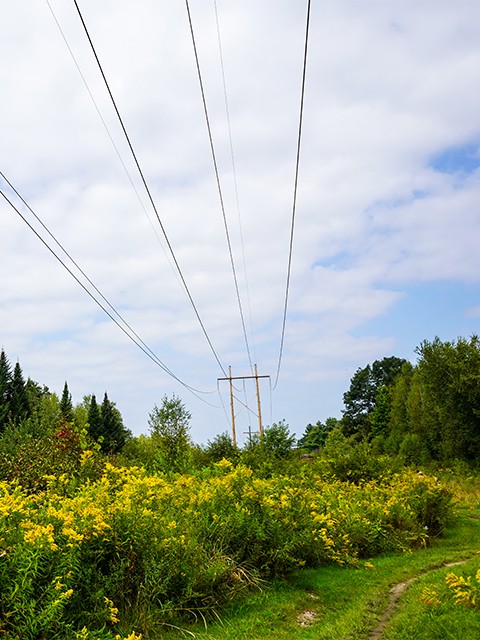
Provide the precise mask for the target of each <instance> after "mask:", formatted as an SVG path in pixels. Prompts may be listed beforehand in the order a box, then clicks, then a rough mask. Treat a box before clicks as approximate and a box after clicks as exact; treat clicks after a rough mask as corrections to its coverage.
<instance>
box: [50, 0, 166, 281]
mask: <svg viewBox="0 0 480 640" xmlns="http://www.w3.org/2000/svg"><path fill="white" fill-rule="evenodd" d="M45 2H46V3H47V6H48V8H49V10H50V13H51V14H52V17H53V20H54V21H55V24H56V25H57V28H58V30H59V32H60V35H61V36H62V39H63V41H64V43H65V46H66V47H67V49H68V52H69V54H70V56H71V58H72V60H73V63H74V65H75V67H76V69H77V71H78V73H79V75H80V78H81V79H82V82H83V85H84V87H85V89H86V91H87V93H88V95H89V96H90V100H91V101H92V104H93V106H94V108H95V111H96V112H97V115H98V117H99V118H100V121H101V123H102V125H103V128H104V129H105V132H106V134H107V136H108V138H109V140H110V142H111V144H112V146H113V148H114V150H115V153H116V155H117V157H118V159H119V161H120V164H121V165H122V167H123V170H124V172H125V175H126V176H127V178H128V181H129V182H130V185H131V187H132V189H133V191H134V192H135V195H136V196H137V200H138V202H139V204H140V206H141V207H142V209H143V211H144V213H145V216H146V217H147V220H148V222H149V223H150V226H151V227H152V231H153V232H154V234H155V235H156V236H157V240H158V241H159V243H160V246H161V247H162V250H163V252H164V254H165V256H166V258H167V260H168V261H169V262H170V257H169V256H168V254H167V252H166V251H165V249H164V247H163V244H162V242H161V240H160V236H159V235H158V232H157V229H156V227H155V225H154V224H153V222H152V220H151V218H150V216H149V215H148V212H147V209H146V207H145V204H144V203H143V200H142V199H141V197H140V194H139V193H138V190H137V187H136V186H135V183H134V182H133V179H132V176H131V175H130V172H129V171H128V169H127V166H126V165H125V162H124V161H123V158H122V155H121V153H120V151H119V149H118V147H117V145H116V143H115V140H114V139H113V136H112V133H111V132H110V129H109V128H108V125H107V123H106V122H105V118H104V117H103V115H102V112H101V111H100V107H99V106H98V104H97V101H96V100H95V97H94V95H93V93H92V91H91V89H90V86H89V84H88V82H87V79H86V78H85V75H84V74H83V72H82V70H81V68H80V65H79V63H78V60H77V58H76V57H75V54H74V52H73V50H72V47H71V46H70V44H69V42H68V39H67V36H66V35H65V32H64V31H63V29H62V26H61V24H60V22H59V20H58V18H57V16H56V14H55V11H54V10H53V8H52V5H51V4H50V1H49V0H45ZM170 265H171V263H170ZM171 267H172V269H173V271H174V273H175V275H176V276H177V277H178V274H177V272H176V271H175V269H174V268H173V265H171Z"/></svg>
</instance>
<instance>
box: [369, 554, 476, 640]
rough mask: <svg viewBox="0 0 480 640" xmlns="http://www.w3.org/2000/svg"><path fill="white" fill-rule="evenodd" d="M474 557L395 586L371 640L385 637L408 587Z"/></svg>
mask: <svg viewBox="0 0 480 640" xmlns="http://www.w3.org/2000/svg"><path fill="white" fill-rule="evenodd" d="M472 557H473V556H470V557H469V558H466V559H465V560H459V561H457V562H446V563H445V564H442V565H441V566H436V567H432V569H430V570H429V571H425V572H424V573H421V574H420V575H418V576H415V577H414V578H410V579H409V580H406V581H405V582H399V583H398V584H396V585H394V586H393V587H392V588H391V589H390V595H389V599H388V605H387V608H386V609H385V611H384V612H383V614H382V617H381V618H380V621H379V622H378V624H377V626H376V627H375V628H374V629H373V631H372V633H371V634H370V636H369V640H380V638H381V637H382V635H383V631H384V629H385V627H386V626H387V623H388V622H389V620H390V618H391V617H392V616H393V613H394V611H395V608H396V606H397V602H398V600H399V598H400V596H401V595H402V594H403V593H404V592H405V591H406V590H407V589H408V587H409V586H410V585H411V584H413V583H414V582H416V581H417V580H420V578H423V577H424V576H426V575H428V574H429V573H432V572H433V571H438V569H444V568H447V567H456V566H457V565H461V564H465V563H466V562H468V561H469V560H471V559H472Z"/></svg>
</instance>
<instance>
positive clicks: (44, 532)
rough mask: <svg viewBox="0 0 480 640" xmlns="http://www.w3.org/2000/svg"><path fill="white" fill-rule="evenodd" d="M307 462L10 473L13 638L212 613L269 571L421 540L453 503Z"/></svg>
mask: <svg viewBox="0 0 480 640" xmlns="http://www.w3.org/2000/svg"><path fill="white" fill-rule="evenodd" d="M85 453H86V452H85ZM88 458H89V456H88V455H83V456H82V460H81V467H83V466H85V465H88ZM300 470H301V471H299V472H298V473H297V474H294V475H292V476H280V475H277V476H274V477H271V478H268V479H267V478H261V477H259V476H258V475H256V474H255V473H254V472H253V471H252V470H251V469H249V468H247V467H244V466H241V465H240V466H238V467H234V466H233V465H232V464H231V463H229V462H228V461H225V460H224V461H223V462H221V463H218V464H217V465H215V467H214V468H212V469H211V472H210V473H209V474H207V475H205V474H198V475H197V476H192V475H181V476H176V477H175V476H172V477H171V479H170V480H167V479H166V478H165V477H164V476H162V475H153V476H149V475H148V474H147V473H146V472H145V471H144V470H141V469H138V468H137V469H125V468H117V467H114V466H113V465H111V464H106V466H105V469H104V473H103V475H102V477H101V478H99V479H98V480H97V481H91V482H89V483H86V484H83V485H76V486H72V484H71V479H70V476H69V474H64V475H60V476H51V477H50V478H49V480H48V485H47V486H46V488H45V489H44V490H43V491H41V492H38V493H36V494H34V495H32V494H30V495H29V494H27V493H26V492H25V491H24V490H23V489H21V488H20V487H19V486H18V485H17V484H15V483H13V484H9V483H6V482H4V483H1V484H0V529H1V531H2V538H1V541H0V545H1V553H2V563H0V608H1V610H2V612H3V613H4V616H3V619H2V621H1V622H2V625H3V626H2V632H3V633H4V634H5V635H4V637H6V638H11V639H12V640H13V638H18V637H25V638H27V637H29V638H30V637H31V638H35V637H49V638H64V639H69V638H72V640H73V638H75V637H77V638H78V637H82V636H81V635H79V634H81V633H82V632H83V628H85V629H88V635H87V632H86V631H85V632H83V633H84V637H99V638H105V639H106V638H113V637H114V634H115V633H118V630H121V629H124V632H125V630H126V629H127V628H130V629H131V628H132V627H134V628H136V629H139V630H141V631H148V630H149V628H150V629H152V627H155V625H160V624H162V623H168V624H170V623H171V622H172V621H175V618H173V619H172V613H173V612H174V611H176V612H178V611H179V610H183V611H193V612H195V611H199V612H202V615H207V614H208V612H211V611H212V610H213V609H215V608H217V607H219V606H221V605H222V603H224V602H228V601H230V600H231V598H233V597H234V596H235V595H236V594H238V593H239V592H242V591H244V590H245V589H248V588H250V587H251V586H252V585H254V584H258V583H259V578H260V577H262V576H263V577H267V576H275V575H277V576H281V575H284V574H285V572H289V571H291V570H293V569H296V568H298V567H299V566H305V565H311V566H317V565H319V564H323V563H335V564H340V565H345V564H353V565H354V566H356V565H358V564H359V559H360V558H362V557H367V556H370V555H372V554H375V553H381V552H383V551H386V550H403V549H408V548H412V547H416V546H421V545H424V544H425V543H426V542H427V541H428V534H429V532H430V523H432V522H438V523H439V524H440V525H441V524H442V523H444V522H445V519H446V517H447V515H448V510H449V506H448V505H449V498H448V495H446V493H445V491H444V489H443V488H442V487H441V486H440V485H438V483H437V482H436V481H435V480H432V479H429V478H426V477H419V476H418V475H417V474H413V473H404V474H402V475H401V476H391V477H389V478H388V480H386V481H384V482H383V483H379V482H371V483H365V484H363V485H361V486H360V485H359V486H355V485H353V484H351V483H342V482H338V481H336V482H327V481H325V480H324V479H322V477H321V476H320V475H319V474H318V472H317V470H316V469H315V467H314V466H310V467H308V468H305V467H301V466H300ZM426 526H428V527H429V530H428V531H427V530H426V529H425V527H426ZM432 534H434V530H433V528H432ZM176 615H178V613H177V614H176ZM96 634H99V635H96Z"/></svg>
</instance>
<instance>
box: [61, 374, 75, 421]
mask: <svg viewBox="0 0 480 640" xmlns="http://www.w3.org/2000/svg"><path fill="white" fill-rule="evenodd" d="M60 411H61V413H62V419H63V420H65V422H73V404H72V395H71V393H70V391H69V390H68V384H67V383H66V382H65V385H64V387H63V393H62V399H61V400H60Z"/></svg>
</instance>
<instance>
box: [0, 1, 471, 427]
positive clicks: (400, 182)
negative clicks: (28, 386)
mask: <svg viewBox="0 0 480 640" xmlns="http://www.w3.org/2000/svg"><path fill="white" fill-rule="evenodd" d="M191 5H192V17H193V20H194V25H195V30H196V37H197V46H198V51H199V56H200V63H201V68H202V72H203V78H204V82H205V91H206V97H207V102H208V107H209V113H210V117H211V124H212V131H213V134H214V140H215V145H216V151H217V159H218V166H219V171H220V177H221V180H222V187H223V195H224V200H225V205H226V215H227V219H228V223H229V231H230V238H231V242H232V247H233V249H234V256H235V263H236V267H237V275H238V281H239V284H240V291H241V294H242V301H243V306H244V312H245V317H246V320H247V322H246V324H247V327H248V329H249V332H250V321H249V316H250V312H251V315H252V321H253V326H254V329H255V336H254V337H251V343H252V345H251V346H252V351H254V350H253V343H255V346H256V349H255V354H254V358H255V360H256V361H257V362H258V364H259V367H260V368H261V372H263V373H265V372H266V371H268V372H269V373H270V374H271V375H273V374H274V372H275V368H276V363H277V358H278V349H279V339H280V329H281V320H282V312H283V296H284V292H285V278H286V267H287V250H288V242H289V233H290V220H291V212H292V197H293V178H294V168H295V151H296V135H297V125H298V109H299V92H300V80H301V64H302V54H303V42H302V40H303V34H304V21H305V6H304V3H297V2H296V3H292V2H288V1H284V0H282V1H280V2H276V3H275V6H274V7H273V3H271V2H267V1H266V0H265V1H264V2H261V1H260V2H259V1H258V0H255V1H254V0H246V1H245V2H241V3H240V2H233V1H232V0H229V1H228V2H224V3H219V5H218V9H219V19H220V24H221V27H222V48H223V54H224V64H225V71H226V79H227V86H228V96H229V99H230V104H229V107H230V117H231V125H232V135H233V141H234V146H235V161H236V168H237V180H238V186H239V197H240V205H241V215H242V230H243V240H244V250H245V256H246V263H247V270H248V276H249V281H248V284H249V297H250V303H251V309H249V307H248V305H247V301H246V287H245V277H244V272H243V264H242V252H241V241H240V232H239V225H238V219H237V212H236V198H235V194H234V189H233V177H232V171H231V165H230V149H229V144H228V130H227V123H226V117H225V107H224V95H223V87H222V80H221V68H220V60H219V56H218V43H217V33H216V27H215V15H214V11H213V5H212V7H209V8H208V10H207V8H206V7H205V6H204V5H203V4H201V3H195V2H192V3H191ZM52 6H53V8H54V10H55V12H56V14H57V16H58V19H59V21H60V23H61V25H62V29H63V30H64V32H65V34H66V36H67V38H68V41H69V43H70V46H71V47H72V49H73V51H74V53H75V56H76V57H77V59H78V62H79V64H80V66H81V68H82V71H83V73H84V74H85V77H86V78H87V80H88V83H89V86H90V87H91V90H92V92H93V93H94V95H95V99H96V101H97V103H98V106H99V108H100V109H101V111H102V114H103V116H104V118H105V120H106V122H107V124H108V127H109V128H110V131H111V135H112V136H113V137H114V140H115V143H116V144H117V146H118V148H119V150H120V152H121V154H122V158H123V161H124V162H125V164H126V166H127V168H128V171H129V172H130V175H131V177H132V180H133V181H134V183H135V185H136V188H137V189H138V192H139V194H140V197H141V199H142V202H143V203H144V206H145V208H146V209H147V211H148V215H149V217H150V220H151V222H149V221H148V220H147V217H146V215H145V212H144V211H143V210H142V207H141V206H140V204H139V202H138V199H137V196H136V195H135V193H134V192H133V190H132V188H131V186H130V184H129V181H128V178H127V177H126V176H125V173H124V170H123V168H122V166H121V163H120V162H119V160H118V158H117V157H116V155H115V151H114V149H113V147H112V145H111V142H110V141H109V139H108V137H107V135H106V133H105V131H104V128H103V125H102V123H101V122H100V121H99V119H98V116H97V114H96V112H95V109H94V107H93V105H92V103H91V100H90V98H89V96H88V94H87V92H86V90H85V87H84V86H83V83H82V81H81V79H80V77H79V75H78V72H77V70H76V69H75V66H74V64H73V62H72V60H71V58H70V54H69V53H68V50H67V49H66V47H65V44H64V43H63V41H62V38H61V36H60V34H59V32H58V29H57V27H56V25H55V23H54V22H53V19H52V17H51V15H50V13H49V11H48V8H47V6H46V4H45V5H41V4H38V3H34V2H32V1H27V2H24V3H22V4H21V5H18V3H14V2H13V0H9V1H8V2H5V3H3V4H2V8H1V9H0V53H1V56H2V60H3V61H4V62H3V64H2V65H1V67H0V81H1V83H2V88H3V90H2V96H3V99H2V102H1V104H0V115H1V120H0V122H2V125H1V127H2V135H1V136H0V150H1V155H2V157H3V158H4V166H3V167H2V168H1V169H2V171H5V173H6V175H7V177H9V178H10V179H11V180H12V182H13V183H14V184H15V186H16V187H17V188H18V189H19V190H20V192H21V193H22V195H24V196H25V197H26V198H27V199H28V201H29V203H30V204H31V205H32V207H33V208H34V210H35V211H36V212H37V213H38V215H39V216H41V218H42V220H44V222H45V223H46V224H47V225H48V226H49V228H50V230H51V231H52V232H53V233H54V234H55V235H56V236H57V237H58V239H59V240H60V241H61V242H62V243H63V244H64V245H65V247H66V248H67V250H68V251H69V252H71V254H72V255H73V257H74V258H75V260H77V261H78V263H79V264H80V265H81V267H82V268H83V269H84V270H85V272H86V273H87V274H88V276H89V277H90V278H91V279H92V280H93V281H94V282H95V284H96V285H97V286H98V287H99V288H100V289H101V290H102V292H103V293H104V294H105V295H106V296H107V298H108V299H109V300H110V301H111V302H112V303H113V304H115V305H116V306H118V308H119V310H121V312H122V313H123V314H124V315H125V318H126V319H127V320H128V321H129V322H130V323H131V324H132V326H133V328H134V329H135V330H136V331H137V332H138V333H139V334H140V335H141V336H142V337H143V338H144V339H145V341H146V342H147V343H148V344H149V345H151V346H152V348H153V349H154V350H155V352H158V354H159V356H160V357H162V359H164V360H165V362H166V363H167V364H168V366H169V367H171V368H172V369H173V370H174V371H175V373H176V374H177V375H179V376H180V377H181V378H182V379H185V380H186V381H187V382H192V384H194V385H197V386H200V387H202V388H208V389H215V386H216V377H217V376H219V375H222V372H221V370H220V368H219V367H218V366H217V364H216V362H215V359H214V357H213V355H212V353H211V351H210V348H209V346H208V344H207V342H206V340H205V338H204V336H203V333H202V330H201V328H200V326H199V324H198V322H197V320H196V318H195V315H194V313H193V311H192V309H191V305H190V303H189V302H188V300H187V299H186V296H185V293H184V291H183V290H182V286H181V285H179V283H178V275H175V274H174V271H172V267H171V265H170V264H169V259H167V257H166V256H165V253H164V249H165V242H164V239H163V236H162V232H161V230H160V228H159V225H158V221H157V219H156V216H155V214H154V212H153V211H152V209H151V207H150V204H149V202H148V198H147V196H146V194H145V192H144V190H143V187H142V185H141V182H140V179H139V177H138V175H137V173H136V170H135V167H134V163H133V161H132V159H131V157H130V156H129V153H128V149H127V145H126V143H125V141H124V140H123V138H122V135H121V131H120V128H119V125H118V122H117V121H116V118H115V114H114V112H113V109H112V106H111V104H110V103H109V100H108V96H107V94H106V91H105V88H104V87H103V85H102V82H101V78H100V77H99V74H98V71H97V69H96V68H95V63H94V60H93V58H92V55H91V52H90V51H89V48H88V43H87V42H86V40H85V36H84V34H83V33H82V29H81V26H80V24H79V21H78V18H77V17H76V15H75V12H74V8H73V5H72V6H68V5H64V4H63V3H59V2H56V1H55V2H52ZM82 9H83V11H84V16H85V19H86V22H87V24H88V25H89V27H90V29H91V34H92V37H93V39H94V41H95V43H96V45H97V49H98V53H99V55H100V57H101V60H102V63H103V66H104V69H105V72H106V73H107V75H108V78H109V81H110V83H111V87H112V90H113V91H114V94H115V97H116V99H117V101H118V106H119V109H120V112H121V113H122V116H123V117H124V121H125V124H126V126H127V128H128V131H129V133H130V136H131V139H132V142H133V144H134V146H135V150H136V152H137V154H138V158H139V160H140V162H141V163H142V168H143V169H144V172H145V176H146V177H147V179H148V181H149V184H150V187H151V190H152V194H153V196H154V198H155V201H156V203H157V207H158V213H159V215H160V217H161V221H162V223H163V224H164V228H165V230H166V231H167V234H168V237H169V239H170V241H171V244H172V246H173V248H174V251H175V254H176V256H177V258H178V261H179V264H180V266H181V269H182V272H183V274H184V276H185V279H186V281H187V283H188V286H189V288H190V291H191V293H192V296H193V298H194V300H195V302H196V304H197V305H198V309H199V312H200V314H201V317H202V319H203V320H204V322H205V326H206V328H207V330H208V332H209V335H210V337H211V339H212V342H213V344H214V346H215V348H216V349H218V352H219V355H220V358H221V360H222V363H223V364H224V366H228V365H229V364H232V365H233V366H234V367H235V369H236V370H237V369H238V371H239V372H241V371H246V372H248V369H249V367H248V362H247V359H246V355H245V349H244V345H243V335H242V329H241V323H240V318H239V313H238V307H237V301H236V294H235V290H234V287H233V278H232V273H231V269H230V261H229V257H228V253H227V250H226V241H225V233H224V228H223V220H222V213H221V211H220V207H219V202H218V193H217V190H216V184H215V177H214V173H213V167H212V159H211V156H210V151H209V146H208V137H207V132H206V128H205V122H204V116H203V112H202V103H201V97H200V93H199V87H198V79H197V77H196V69H195V61H194V58H193V51H192V44H191V41H190V34H189V28H188V23H187V18H186V13H185V8H184V6H183V5H181V3H180V4H179V3H176V2H162V3H156V2H153V1H152V0H141V1H140V2H137V3H136V5H135V11H134V12H132V11H131V7H130V6H129V5H127V4H126V3H122V2H113V0H106V1H105V2H102V3H96V2H93V0H86V1H85V2H83V3H82ZM479 18H480V5H478V4H477V3H471V2H458V3H431V2H423V1H418V2H417V1H413V2H395V3H392V2H389V3H384V2H367V1H365V2H364V1H361V2H327V3H321V4H319V5H317V4H315V3H314V6H313V8H312V19H311V40H310V44H309V58H308V75H307V88H306V101H305V112H304V128H303V139H302V154H301V165H300V176H299V177H300V180H299V190H298V202H297V215H296V227H295V236H294V252H293V265H292V280H291V290H290V299H289V307H288V310H289V315H288V323H287V333H286V343H285V353H284V362H283V366H282V376H281V380H282V379H285V380H287V381H288V384H284V385H283V386H282V390H281V392H280V393H281V395H282V399H281V401H280V400H279V401H278V403H279V406H280V407H281V408H282V410H283V408H284V406H285V403H290V406H291V407H292V414H293V415H294V416H298V419H299V420H301V419H302V418H300V416H302V417H303V416H304V414H305V415H306V413H307V410H308V407H307V406H305V402H306V401H305V397H306V396H308V392H309V391H310V393H311V396H312V398H313V397H315V401H313V399H312V404H311V406H310V410H311V411H312V412H313V411H318V412H321V411H322V409H321V405H322V402H321V398H322V392H321V389H322V388H324V389H325V405H326V406H327V405H328V407H330V408H331V406H332V399H331V397H330V396H331V392H332V387H331V385H329V384H328V381H329V380H336V381H337V382H336V384H341V383H342V380H343V381H344V382H345V381H346V383H348V377H349V376H350V375H352V373H353V372H354V370H355V369H356V368H357V367H358V366H363V365H364V364H365V363H366V362H368V361H370V360H372V359H375V358H378V357H382V356H383V355H387V354H388V355H390V354H391V353H392V352H394V350H395V344H396V342H397V340H398V339H400V338H401V336H399V335H398V334H396V333H395V332H396V331H398V328H397V326H395V328H394V327H393V326H392V328H391V335H390V334H389V330H388V327H389V318H390V317H391V314H392V313H393V312H394V311H395V308H396V304H397V303H398V302H399V301H400V300H401V299H402V297H403V296H404V292H405V290H406V288H407V287H408V286H409V285H410V284H412V283H415V282H425V283H428V282H435V281H439V280H455V281H458V282H461V283H469V284H470V285H472V286H474V285H478V273H480V269H479V266H480V265H479V262H478V261H479V258H478V251H477V247H476V238H478V232H479V231H480V229H479V225H480V216H479V211H478V202H479V201H480V200H479V195H480V193H479V183H478V173H477V174H475V173H472V174H470V175H467V176H465V175H454V174H453V175H450V174H441V173H439V172H437V171H435V170H434V169H433V168H432V166H431V163H432V158H434V157H435V156H437V155H438V154H439V153H441V152H443V151H444V150H446V149H448V148H451V147H459V146H462V145H465V144H467V143H472V144H473V143H475V141H476V142H477V143H478V140H479V139H480V126H479V124H478V112H479V110H480V94H479V93H478V91H477V90H476V85H477V76H478V68H479V64H480V45H479V42H480V26H479V25H480V20H479ZM0 210H1V212H2V214H1V216H0V237H1V238H2V251H1V253H0V300H1V305H0V328H1V334H2V343H3V346H4V347H5V349H6V351H7V353H8V354H9V355H10V356H11V357H12V358H16V357H19V358H20V360H21V363H22V366H23V367H24V370H25V372H26V374H27V375H28V374H30V375H32V377H35V378H36V379H38V380H39V381H40V382H45V383H46V384H49V386H51V387H53V388H55V389H56V390H57V391H59V392H61V385H63V381H64V379H65V378H67V379H68V380H69V384H70V386H71V388H72V391H73V393H74V398H75V399H76V400H80V399H81V397H79V396H81V395H83V393H91V392H92V391H94V392H96V393H97V394H98V395H100V394H101V393H103V391H104V390H105V389H106V390H107V391H108V392H109V396H110V397H111V399H112V400H114V401H117V402H118V404H119V408H120V409H121V410H122V411H123V412H124V414H125V417H126V421H127V424H128V423H131V426H132V427H134V428H135V429H136V430H137V431H139V430H141V429H142V428H146V415H147V413H148V411H149V410H150V409H151V407H152V406H153V402H155V401H156V402H158V401H159V400H160V399H161V396H162V395H163V393H170V392H172V391H175V392H176V393H180V394H181V395H185V394H186V400H187V403H189V402H190V399H191V402H192V413H194V419H195V429H196V433H195V435H196V436H197V437H198V438H199V439H206V438H207V437H210V438H211V437H213V436H214V435H215V433H217V432H218V431H220V430H223V420H224V417H223V416H222V415H221V414H220V418H219V417H218V416H219V414H218V412H215V411H213V410H212V412H211V413H210V409H206V408H204V407H203V405H202V404H201V403H200V402H198V401H197V400H196V399H195V398H194V397H191V396H188V394H187V392H185V394H184V393H183V391H184V390H183V389H182V388H181V387H179V386H178V384H177V383H175V382H174V381H172V380H171V379H168V378H166V376H165V374H164V372H162V371H160V370H158V368H156V367H155V366H154V365H153V364H151V363H150V361H148V359H147V358H146V357H145V356H144V355H143V354H142V353H141V352H139V351H138V352H137V351H136V348H135V347H134V346H133V345H132V344H131V343H130V342H129V341H128V340H127V339H126V338H125V337H124V336H123V334H122V333H121V332H120V331H119V330H118V329H117V328H116V327H114V326H113V325H112V323H111V322H110V321H108V319H106V318H105V317H104V316H103V315H102V313H101V311H100V310H99V309H98V308H97V307H96V306H95V305H94V303H93V302H91V301H90V300H89V298H88V297H87V295H86V294H85V293H84V292H82V291H81V289H80V288H79V287H78V285H76V284H75V283H74V282H73V281H71V280H70V277H69V276H68V275H67V274H66V273H65V272H64V271H63V270H61V268H60V267H59V265H58V264H57V263H56V262H55V260H54V259H53V258H52V257H51V256H50V255H49V254H48V252H47V251H46V249H45V248H44V247H43V246H42V245H41V244H40V243H39V242H38V240H37V239H36V238H35V237H34V236H33V234H31V232H30V231H29V230H28V229H27V228H26V227H25V225H24V223H23V222H22V221H21V220H20V219H19V218H18V216H16V214H15V213H14V212H13V211H11V210H10V208H9V207H8V205H7V204H6V203H1V204H0ZM22 211H23V209H22ZM26 215H28V217H29V219H31V216H30V215H29V214H26ZM152 224H153V225H154V227H155V229H156V231H157V234H158V236H159V237H160V239H161V240H160V242H159V240H158V238H157V237H155V234H154V232H153V230H152V226H151V225H152ZM35 227H36V228H39V227H38V225H37V224H36V223H35ZM42 234H43V231H42ZM161 245H163V249H162V247H161ZM167 253H168V251H167ZM170 262H171V258H170ZM445 304H448V301H445ZM470 317H471V320H472V330H473V328H474V321H475V318H476V314H475V313H474V312H473V313H472V315H471V316H470ZM376 319H383V320H384V327H385V331H384V332H383V333H382V335H375V333H372V334H370V335H368V334H369V330H368V323H369V322H371V321H373V320H376ZM411 321H412V320H411V319H410V322H411ZM462 326H463V325H462ZM432 331H433V332H434V333H435V327H432ZM452 331H453V332H454V334H455V333H456V328H455V327H452ZM363 333H365V334H367V335H363ZM413 346H414V345H412V348H413ZM295 380H302V381H304V383H305V385H306V387H305V389H301V390H300V388H299V386H298V385H296V384H294V383H293V381H295ZM280 384H281V385H282V382H281V383H280ZM59 385H60V386H59ZM322 385H323V386H322ZM289 389H290V390H291V391H289ZM319 389H320V391H319ZM327 396H328V398H327ZM187 398H188V399H187ZM274 398H275V395H274ZM217 403H218V401H217ZM337 403H338V406H339V407H340V405H341V392H339V394H338V400H337ZM300 405H302V408H301V409H300V408H299V406H300ZM196 411H197V412H198V415H197V417H196V416H195V412H196ZM295 412H296V413H295ZM328 413H331V410H329V411H328ZM278 417H282V416H278ZM324 417H326V416H324V415H318V418H324ZM318 418H315V416H311V414H310V417H309V420H314V419H318ZM217 420H219V422H222V426H221V427H217ZM142 421H143V424H142Z"/></svg>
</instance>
